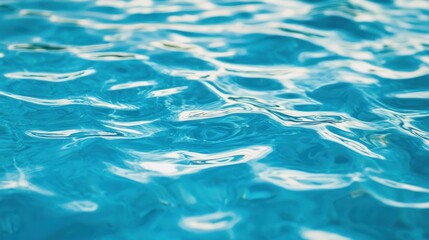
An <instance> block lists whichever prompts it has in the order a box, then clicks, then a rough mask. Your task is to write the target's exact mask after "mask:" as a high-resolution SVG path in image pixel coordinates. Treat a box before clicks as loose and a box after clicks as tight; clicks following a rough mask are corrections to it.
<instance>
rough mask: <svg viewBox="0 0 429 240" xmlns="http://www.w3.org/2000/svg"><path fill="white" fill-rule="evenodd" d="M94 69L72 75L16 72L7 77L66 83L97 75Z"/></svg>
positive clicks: (8, 74)
mask: <svg viewBox="0 0 429 240" xmlns="http://www.w3.org/2000/svg"><path fill="white" fill-rule="evenodd" d="M95 73H96V71H95V70H94V69H88V70H83V71H78V72H71V73H37V72H14V73H6V74H5V77H7V78H14V79H28V80H39V81H46V82H66V81H72V80H76V79H78V78H82V77H86V76H90V75H92V74H95Z"/></svg>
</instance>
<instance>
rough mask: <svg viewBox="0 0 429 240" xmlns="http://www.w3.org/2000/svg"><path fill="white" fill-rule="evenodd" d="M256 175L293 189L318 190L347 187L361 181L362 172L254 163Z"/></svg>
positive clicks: (263, 179)
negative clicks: (312, 169) (306, 170)
mask: <svg viewBox="0 0 429 240" xmlns="http://www.w3.org/2000/svg"><path fill="white" fill-rule="evenodd" d="M253 167H254V170H255V173H256V176H258V177H259V178H260V179H261V180H262V181H266V182H269V183H272V184H275V185H277V186H280V187H282V188H285V189H287V190H291V191H317V190H327V189H339V188H346V187H348V186H350V185H351V184H353V183H354V182H357V181H361V177H360V174H358V173H354V174H325V173H308V172H302V171H297V170H290V169H287V168H278V167H269V166H266V165H262V164H258V165H256V164H255V165H253Z"/></svg>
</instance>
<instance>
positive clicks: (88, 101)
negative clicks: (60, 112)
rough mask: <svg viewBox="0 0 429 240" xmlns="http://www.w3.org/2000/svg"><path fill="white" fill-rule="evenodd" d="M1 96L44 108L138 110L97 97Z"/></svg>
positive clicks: (3, 93)
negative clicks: (86, 107) (46, 97)
mask: <svg viewBox="0 0 429 240" xmlns="http://www.w3.org/2000/svg"><path fill="white" fill-rule="evenodd" d="M0 95H1V96H5V97H9V98H12V99H16V100H20V101H24V102H29V103H33V104H37V105H44V106H67V105H85V106H92V107H102V108H110V109H120V110H134V109H137V107H135V106H132V105H125V104H112V103H108V102H104V101H102V100H100V99H97V98H95V97H81V98H72V99H68V98H62V99H43V98H35V97H28V96H22V95H18V94H12V93H7V92H3V91H0Z"/></svg>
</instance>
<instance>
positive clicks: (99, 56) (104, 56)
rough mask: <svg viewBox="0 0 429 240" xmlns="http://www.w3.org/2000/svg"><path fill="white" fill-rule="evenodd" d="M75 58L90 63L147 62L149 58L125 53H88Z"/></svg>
mask: <svg viewBox="0 0 429 240" xmlns="http://www.w3.org/2000/svg"><path fill="white" fill-rule="evenodd" d="M77 56H78V57H80V58H82V59H86V60H91V61H127V60H148V59H149V57H148V56H145V55H142V54H137V53H127V52H88V53H77Z"/></svg>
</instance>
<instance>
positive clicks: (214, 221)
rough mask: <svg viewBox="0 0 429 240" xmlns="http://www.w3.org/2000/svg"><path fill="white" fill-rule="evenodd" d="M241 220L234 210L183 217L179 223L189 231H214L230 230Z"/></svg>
mask: <svg viewBox="0 0 429 240" xmlns="http://www.w3.org/2000/svg"><path fill="white" fill-rule="evenodd" d="M239 221H240V217H239V216H237V215H236V214H235V213H233V212H215V213H210V214H206V215H201V216H193V217H183V218H182V219H180V222H179V225H180V226H181V227H182V228H183V229H185V230H188V231H196V232H213V231H222V230H228V229H231V228H233V227H234V225H236V224H237V223H238V222H239Z"/></svg>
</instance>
